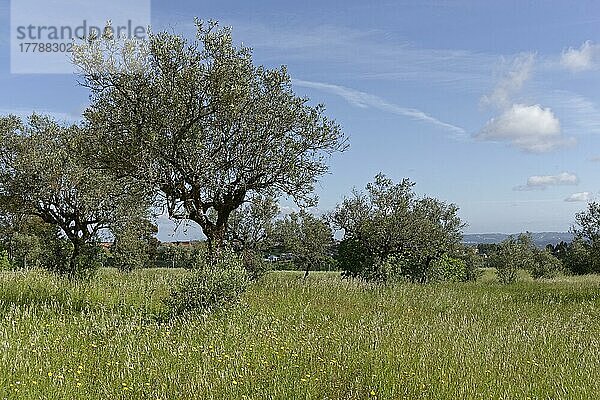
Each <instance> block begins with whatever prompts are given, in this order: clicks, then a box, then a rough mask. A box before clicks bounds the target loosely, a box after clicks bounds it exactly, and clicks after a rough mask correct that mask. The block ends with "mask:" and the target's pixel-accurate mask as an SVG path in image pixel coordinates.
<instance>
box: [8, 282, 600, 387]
mask: <svg viewBox="0 0 600 400" xmlns="http://www.w3.org/2000/svg"><path fill="white" fill-rule="evenodd" d="M184 275H185V272H184V271H180V270H145V271H140V272H135V273H131V274H129V275H124V274H119V273H117V272H115V271H111V270H103V271H101V274H100V276H99V277H98V278H96V279H95V280H94V281H92V282H90V283H80V284H77V285H75V284H71V283H69V282H67V281H63V280H60V279H58V278H55V277H52V276H50V275H46V274H44V273H41V272H28V273H18V272H17V273H11V272H3V273H1V275H0V348H1V350H2V351H1V353H0V354H1V355H0V357H1V358H0V368H1V369H0V399H4V398H6V399H191V398H195V399H212V398H214V399H374V398H378V399H402V398H406V399H463V398H464V399H471V398H472V399H496V398H502V399H527V398H530V399H598V398H600V379H599V377H600V278H598V277H581V278H562V279H556V280H554V281H548V282H531V281H525V282H521V283H518V284H515V285H512V286H501V285H499V284H497V283H495V282H493V273H492V272H490V271H486V274H485V275H484V277H483V278H482V279H481V280H480V281H479V282H477V283H471V284H439V285H427V286H418V285H411V284H404V285H397V286H395V287H369V286H364V285H361V284H357V283H354V282H348V281H341V280H340V279H339V277H338V276H337V275H336V274H327V273H313V274H311V276H310V277H309V279H308V280H307V281H303V280H302V279H301V275H298V274H295V273H285V272H283V273H273V274H270V275H268V276H267V277H266V278H265V279H264V280H263V281H262V282H260V283H258V284H256V285H255V286H253V287H252V288H251V290H250V291H249V292H248V293H247V294H246V295H245V297H244V299H243V302H242V304H241V305H240V306H237V307H235V308H233V309H229V310H224V311H220V312H216V313H213V314H210V315H196V316H193V317H192V316H190V317H188V318H182V319H178V320H175V321H168V322H165V321H162V322H161V320H160V319H158V318H157V317H156V316H157V315H160V314H161V312H162V309H163V306H162V304H161V301H160V299H161V298H163V297H164V296H166V294H167V293H168V288H169V287H170V285H172V284H173V283H175V282H177V281H178V280H180V279H181V278H182V277H183V276H184Z"/></svg>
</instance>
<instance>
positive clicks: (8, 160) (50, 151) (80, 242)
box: [0, 114, 145, 277]
mask: <svg viewBox="0 0 600 400" xmlns="http://www.w3.org/2000/svg"><path fill="white" fill-rule="evenodd" d="M88 134H89V131H87V130H86V129H85V128H82V127H80V126H77V125H72V126H63V125H59V124H58V123H56V122H54V121H53V120H51V119H50V118H48V117H43V116H38V115H35V114H34V115H33V116H31V117H30V118H29V120H28V121H27V122H25V123H24V122H22V121H21V120H20V119H19V118H16V117H6V118H0V198H1V200H0V204H1V205H2V206H3V207H5V208H7V209H8V210H7V211H8V212H13V213H17V214H23V215H28V216H34V217H37V218H39V219H41V220H42V221H43V222H45V223H47V224H50V225H53V226H55V227H57V228H59V229H60V231H61V233H62V235H64V237H65V238H66V239H68V247H70V248H65V246H64V244H62V243H61V241H60V240H57V241H56V242H55V244H56V246H55V247H54V249H55V252H54V253H55V255H56V259H55V262H54V263H55V265H53V266H51V268H52V269H54V270H56V271H57V272H60V273H63V274H66V275H69V276H72V277H75V276H77V275H80V274H85V273H86V271H88V270H90V269H92V268H93V267H94V266H96V265H97V263H96V261H97V257H96V253H97V251H98V247H97V246H95V241H96V239H97V238H98V234H99V232H100V231H101V230H103V229H106V228H109V227H110V225H111V223H113V222H114V221H116V220H118V219H119V218H129V216H131V215H133V214H135V212H136V210H139V209H140V205H143V204H145V203H144V201H143V198H142V197H140V196H139V194H140V193H141V191H140V190H138V189H139V188H138V186H136V185H133V184H130V185H128V184H127V182H126V181H124V180H121V181H117V180H116V179H115V177H114V176H112V175H110V174H108V173H107V172H104V171H100V170H97V169H95V168H93V166H92V165H90V164H88V163H87V162H86V161H87V160H85V159H82V157H81V154H82V153H83V151H82V149H83V147H85V146H86V141H87V136H88Z"/></svg>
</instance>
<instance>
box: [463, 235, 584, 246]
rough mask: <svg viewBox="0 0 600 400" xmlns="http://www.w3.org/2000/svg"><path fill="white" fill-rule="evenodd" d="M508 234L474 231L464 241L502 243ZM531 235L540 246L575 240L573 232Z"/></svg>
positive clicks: (471, 242)
mask: <svg viewBox="0 0 600 400" xmlns="http://www.w3.org/2000/svg"><path fill="white" fill-rule="evenodd" d="M517 235H518V233H515V234H513V236H517ZM508 236H510V235H508V234H506V233H472V234H468V235H464V236H463V243H465V244H479V243H500V242H501V241H503V240H504V239H506V238H507V237H508ZM531 236H532V237H533V242H534V243H535V245H536V246H538V247H545V246H546V245H548V244H552V245H556V244H557V243H560V242H562V241H565V242H570V241H571V240H573V234H572V233H570V232H532V233H531Z"/></svg>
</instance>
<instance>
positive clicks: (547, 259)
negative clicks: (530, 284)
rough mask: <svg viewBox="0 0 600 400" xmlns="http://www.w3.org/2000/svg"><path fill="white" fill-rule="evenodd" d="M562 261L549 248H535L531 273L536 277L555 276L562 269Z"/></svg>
mask: <svg viewBox="0 0 600 400" xmlns="http://www.w3.org/2000/svg"><path fill="white" fill-rule="evenodd" d="M562 269H563V265H562V262H561V261H560V260H559V259H558V258H556V257H554V256H553V255H552V254H551V253H550V252H548V251H547V250H539V249H535V251H534V254H533V262H532V263H531V265H530V268H529V273H530V274H531V276H532V277H533V278H534V279H541V278H553V277H555V276H556V275H557V274H558V273H559V272H560V271H562Z"/></svg>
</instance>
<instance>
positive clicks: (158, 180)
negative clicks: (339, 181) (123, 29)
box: [74, 20, 346, 248]
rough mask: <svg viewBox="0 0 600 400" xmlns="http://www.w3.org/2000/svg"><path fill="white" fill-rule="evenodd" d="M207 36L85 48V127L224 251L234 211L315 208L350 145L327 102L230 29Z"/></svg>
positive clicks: (212, 28)
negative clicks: (251, 202)
mask: <svg viewBox="0 0 600 400" xmlns="http://www.w3.org/2000/svg"><path fill="white" fill-rule="evenodd" d="M196 28H197V33H196V38H195V40H193V41H189V40H187V39H185V38H184V37H182V36H180V35H177V34H172V33H167V32H162V33H157V34H154V33H152V34H150V35H149V37H148V39H147V40H146V41H127V40H125V41H122V40H120V39H119V38H114V37H112V36H111V35H109V34H105V35H103V36H100V37H91V38H89V40H87V41H86V42H85V43H82V44H81V45H78V46H76V48H75V51H74V62H75V64H76V65H78V66H79V68H80V74H81V83H82V85H84V86H85V87H87V88H89V90H90V92H91V100H92V104H91V105H90V106H89V108H88V109H87V110H86V111H85V114H84V115H85V118H86V120H87V121H88V123H89V124H90V126H91V127H92V128H93V129H92V131H93V132H94V139H95V148H96V149H97V153H98V154H99V158H100V160H101V161H102V162H103V164H104V165H106V166H108V167H110V168H111V169H113V170H115V171H117V172H118V173H120V174H125V175H127V176H131V177H134V178H136V179H138V180H141V181H143V182H147V183H150V184H151V185H152V186H153V187H154V188H155V189H156V190H157V191H159V192H160V193H161V195H162V198H163V200H164V204H165V205H166V208H167V210H168V212H169V215H170V217H171V218H174V219H180V220H181V219H189V220H192V221H195V222H196V223H198V225H200V227H201V228H202V230H203V233H204V235H205V236H206V237H207V239H208V242H209V245H210V246H211V248H212V247H214V248H220V247H221V245H222V244H223V241H224V240H225V237H226V231H227V222H228V220H229V217H230V215H231V213H232V212H233V211H234V210H235V209H236V208H238V207H239V206H240V205H242V204H243V203H244V202H245V201H246V200H247V199H248V198H249V197H250V196H253V195H265V194H269V195H277V194H281V193H284V194H286V195H289V196H291V197H293V198H294V199H295V200H296V201H298V202H299V203H302V204H304V203H306V204H311V203H313V202H314V200H315V198H314V197H313V195H312V192H313V187H314V184H315V182H316V180H317V179H318V178H319V177H320V176H321V175H323V174H324V173H326V172H327V170H328V167H327V160H328V158H329V157H330V156H331V155H332V154H333V153H335V152H339V151H343V150H344V149H345V147H346V139H345V137H344V135H343V133H342V132H341V129H340V127H339V125H338V124H336V123H335V121H332V120H330V119H328V118H327V117H326V116H325V114H324V107H323V106H321V105H318V106H311V105H309V100H308V99H307V98H304V97H299V96H297V95H296V94H295V93H294V92H293V90H292V84H291V78H290V76H289V75H288V73H287V70H286V68H285V67H283V66H282V67H281V68H278V69H268V68H265V67H262V66H256V65H254V63H253V60H252V52H251V50H250V48H248V47H245V46H243V45H241V46H236V45H235V44H234V42H233V39H232V35H231V29H229V28H222V27H220V26H219V25H218V23H216V22H209V23H204V22H202V21H199V20H196Z"/></svg>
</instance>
